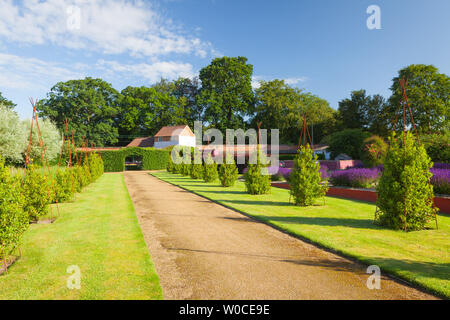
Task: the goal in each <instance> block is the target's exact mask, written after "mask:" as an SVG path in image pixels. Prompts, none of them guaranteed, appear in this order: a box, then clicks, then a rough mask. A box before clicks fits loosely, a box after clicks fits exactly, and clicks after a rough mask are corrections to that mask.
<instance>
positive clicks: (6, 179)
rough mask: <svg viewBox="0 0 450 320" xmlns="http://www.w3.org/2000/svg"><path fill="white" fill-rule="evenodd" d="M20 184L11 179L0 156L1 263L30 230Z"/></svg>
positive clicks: (18, 181)
mask: <svg viewBox="0 0 450 320" xmlns="http://www.w3.org/2000/svg"><path fill="white" fill-rule="evenodd" d="M20 183H21V180H20V179H18V178H14V177H11V175H10V172H9V169H8V168H7V167H5V161H4V159H3V158H2V157H1V156H0V245H1V247H2V248H0V261H3V259H5V260H8V256H9V255H10V254H11V253H12V252H13V251H14V249H16V248H17V247H18V245H19V244H20V239H21V236H22V234H23V233H24V232H25V230H27V228H28V224H29V223H28V221H29V220H28V215H27V213H26V212H25V211H24V209H23V201H24V199H23V197H22V195H21V186H20ZM2 249H3V250H2Z"/></svg>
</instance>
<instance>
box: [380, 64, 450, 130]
mask: <svg viewBox="0 0 450 320" xmlns="http://www.w3.org/2000/svg"><path fill="white" fill-rule="evenodd" d="M402 78H404V79H406V80H408V85H407V87H406V95H407V97H408V103H409V106H410V107H411V111H412V114H413V117H414V123H415V125H416V127H417V130H418V131H419V132H420V133H436V132H440V133H443V132H448V130H450V127H449V119H450V77H449V76H448V75H446V74H444V73H439V70H438V69H437V68H436V67H435V66H433V65H424V64H412V65H409V66H407V67H405V68H403V69H401V70H400V71H399V72H398V76H397V77H394V78H393V79H392V86H391V91H392V96H391V97H390V98H389V104H388V107H387V108H386V110H385V113H386V115H387V117H388V118H389V119H391V121H392V119H395V117H399V119H400V116H401V112H402V110H401V109H400V108H399V105H400V101H401V99H402V90H401V88H400V84H399V79H402ZM397 125H398V126H401V121H398V123H397ZM406 125H407V126H412V119H411V117H410V115H409V112H408V113H407V114H406ZM398 128H399V127H397V128H394V129H398Z"/></svg>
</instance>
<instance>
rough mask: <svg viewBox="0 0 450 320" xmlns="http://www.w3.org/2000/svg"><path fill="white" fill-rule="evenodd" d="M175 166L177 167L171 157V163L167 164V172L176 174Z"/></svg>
mask: <svg viewBox="0 0 450 320" xmlns="http://www.w3.org/2000/svg"><path fill="white" fill-rule="evenodd" d="M174 166H175V164H174V163H173V160H172V155H170V156H169V161H168V162H167V168H166V169H167V172H171V173H174Z"/></svg>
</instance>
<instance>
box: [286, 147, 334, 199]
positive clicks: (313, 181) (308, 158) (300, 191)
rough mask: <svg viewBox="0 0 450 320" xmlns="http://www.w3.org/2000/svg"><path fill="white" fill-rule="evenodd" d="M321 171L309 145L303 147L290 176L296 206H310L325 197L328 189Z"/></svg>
mask: <svg viewBox="0 0 450 320" xmlns="http://www.w3.org/2000/svg"><path fill="white" fill-rule="evenodd" d="M319 170H320V164H319V161H317V157H315V156H313V152H312V150H311V148H310V146H309V144H307V145H306V147H304V146H301V147H300V149H299V150H298V152H297V156H296V157H295V158H294V168H293V169H292V171H291V173H290V175H289V185H290V194H291V195H292V197H293V198H294V203H295V204H296V205H300V206H310V205H313V204H314V203H315V202H316V200H317V198H320V197H323V196H325V194H326V192H327V190H328V187H327V183H326V181H322V176H321V173H320V171H319Z"/></svg>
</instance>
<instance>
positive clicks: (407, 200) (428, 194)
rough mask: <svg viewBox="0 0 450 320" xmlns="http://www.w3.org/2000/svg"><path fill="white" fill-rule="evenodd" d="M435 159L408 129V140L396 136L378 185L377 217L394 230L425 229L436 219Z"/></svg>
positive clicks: (392, 137) (391, 143) (392, 141)
mask: <svg viewBox="0 0 450 320" xmlns="http://www.w3.org/2000/svg"><path fill="white" fill-rule="evenodd" d="M430 168H431V159H430V157H429V156H428V155H427V153H426V151H425V148H424V147H423V145H421V144H419V143H417V141H416V139H415V138H414V136H413V135H412V134H411V133H410V132H408V133H407V135H406V136H405V142H403V138H402V137H396V136H395V135H392V136H391V138H390V147H389V150H388V152H387V155H386V160H385V163H384V171H383V174H382V176H381V178H380V181H379V183H378V186H377V191H378V199H377V206H378V208H379V210H380V212H378V214H376V217H375V218H376V220H377V221H378V222H379V223H380V224H381V225H384V226H387V227H389V228H392V229H404V230H405V231H411V230H421V229H423V228H424V227H425V225H426V223H427V222H428V221H429V220H430V219H431V218H433V215H434V214H435V210H436V209H434V208H433V188H432V187H431V185H430V184H429V179H430V178H431V176H432V174H431V173H430V171H429V169H430Z"/></svg>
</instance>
